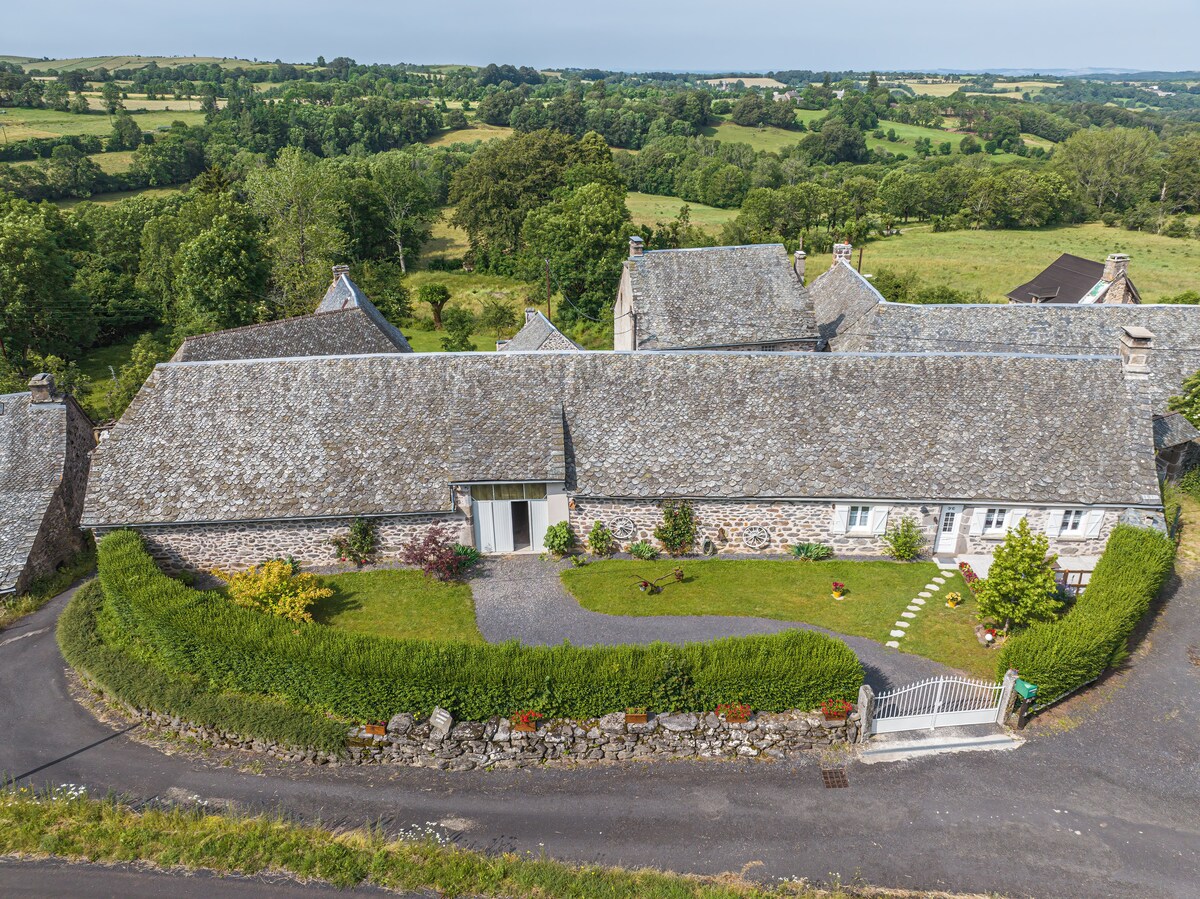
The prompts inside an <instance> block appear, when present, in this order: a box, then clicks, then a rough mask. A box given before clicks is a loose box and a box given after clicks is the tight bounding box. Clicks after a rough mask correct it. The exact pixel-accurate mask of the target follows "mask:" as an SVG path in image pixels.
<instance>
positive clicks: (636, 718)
mask: <svg viewBox="0 0 1200 899" xmlns="http://www.w3.org/2000/svg"><path fill="white" fill-rule="evenodd" d="M649 721H650V715H649V713H647V712H626V713H625V723H626V724H647V723H648V722H649Z"/></svg>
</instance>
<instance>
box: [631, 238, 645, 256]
mask: <svg viewBox="0 0 1200 899" xmlns="http://www.w3.org/2000/svg"><path fill="white" fill-rule="evenodd" d="M644 252H646V241H644V240H642V239H641V238H640V237H631V238H629V258H630V259H637V258H638V257H639V256H641V255H642V254H643V253H644Z"/></svg>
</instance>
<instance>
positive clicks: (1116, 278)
mask: <svg viewBox="0 0 1200 899" xmlns="http://www.w3.org/2000/svg"><path fill="white" fill-rule="evenodd" d="M1008 301H1009V302H1010V303H1078V304H1082V305H1085V306H1091V305H1094V304H1097V303H1140V302H1141V301H1142V296H1141V294H1140V293H1138V289H1137V287H1135V286H1134V284H1133V281H1132V279H1130V277H1129V257H1128V256H1127V255H1125V254H1124V253H1112V254H1110V255H1109V257H1108V258H1107V259H1105V260H1104V261H1103V262H1093V261H1092V260H1091V259H1083V258H1081V257H1079V256H1072V255H1071V254H1070V253H1063V254H1062V255H1061V256H1059V257H1058V258H1057V259H1056V260H1054V262H1052V263H1051V264H1050V265H1049V266H1047V267H1046V268H1045V269H1044V270H1043V271H1042V272H1041V274H1039V275H1038V276H1037V277H1036V278H1034V279H1033V280H1032V281H1029V282H1028V283H1026V284H1022V285H1021V286H1020V287H1014V288H1013V289H1012V290H1011V291H1009V293H1008Z"/></svg>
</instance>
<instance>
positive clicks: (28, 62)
mask: <svg viewBox="0 0 1200 899" xmlns="http://www.w3.org/2000/svg"><path fill="white" fill-rule="evenodd" d="M0 61H4V62H15V63H18V64H19V65H21V66H23V67H24V69H25V71H27V72H29V71H34V70H37V71H40V72H45V71H48V70H49V69H54V70H56V71H59V72H74V71H77V70H79V69H100V68H104V69H108V71H110V72H112V71H114V70H115V69H144V68H145V67H146V66H148V65H150V63H151V62H154V63H156V64H157V65H159V66H161V67H164V68H168V67H174V66H186V65H210V64H212V63H214V62H215V63H216V64H217V65H219V66H221V67H222V68H225V69H236V68H239V67H240V68H243V69H262V68H268V67H270V66H271V65H272V64H271V63H269V62H251V61H250V60H248V59H236V58H233V57H220V56H75V57H71V58H69V59H33V58H31V57H28V56H0ZM298 68H301V69H304V68H312V67H311V66H304V65H300V66H298Z"/></svg>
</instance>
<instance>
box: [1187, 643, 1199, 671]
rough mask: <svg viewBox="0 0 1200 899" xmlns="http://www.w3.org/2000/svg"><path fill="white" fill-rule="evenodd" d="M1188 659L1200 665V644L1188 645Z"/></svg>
mask: <svg viewBox="0 0 1200 899" xmlns="http://www.w3.org/2000/svg"><path fill="white" fill-rule="evenodd" d="M1188 659H1190V660H1191V663H1192V664H1193V665H1195V666H1197V667H1200V646H1189V647H1188Z"/></svg>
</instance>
